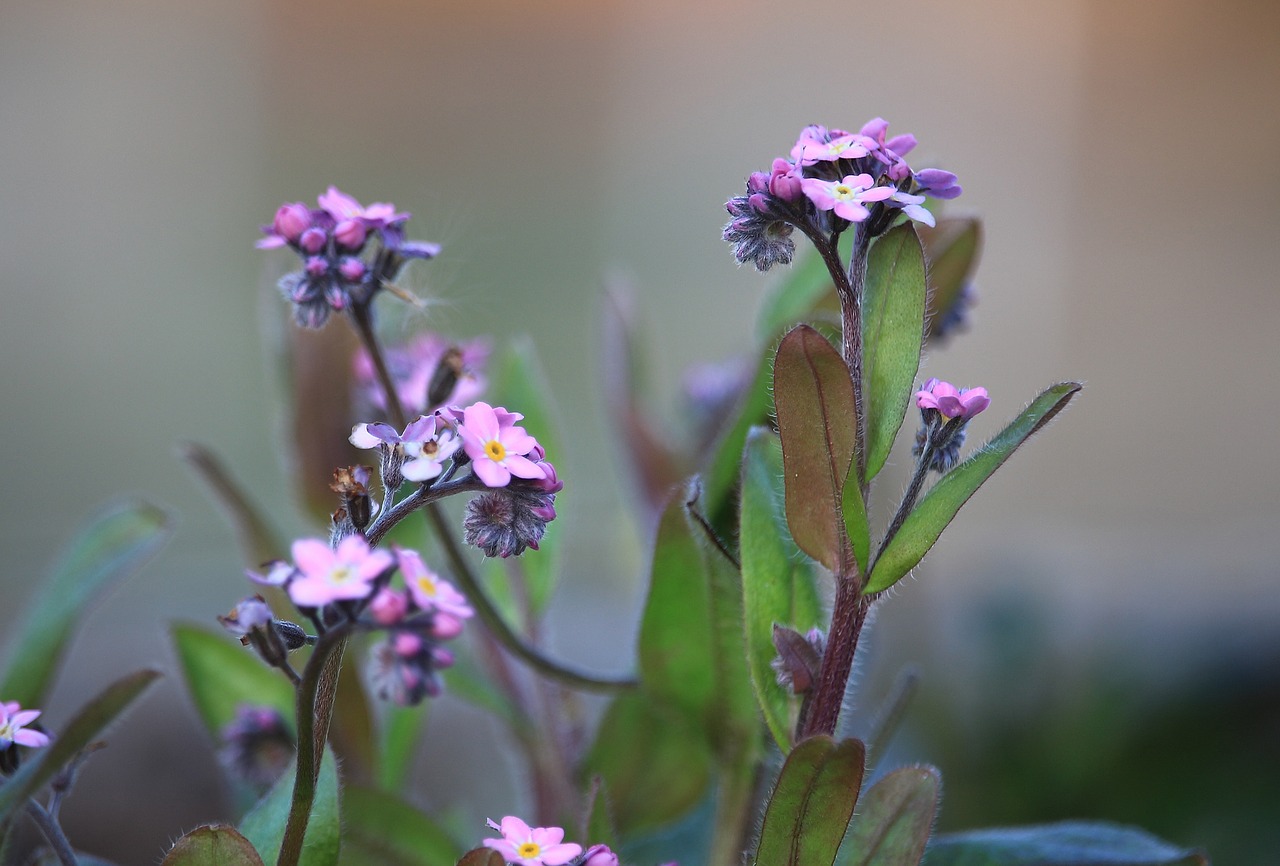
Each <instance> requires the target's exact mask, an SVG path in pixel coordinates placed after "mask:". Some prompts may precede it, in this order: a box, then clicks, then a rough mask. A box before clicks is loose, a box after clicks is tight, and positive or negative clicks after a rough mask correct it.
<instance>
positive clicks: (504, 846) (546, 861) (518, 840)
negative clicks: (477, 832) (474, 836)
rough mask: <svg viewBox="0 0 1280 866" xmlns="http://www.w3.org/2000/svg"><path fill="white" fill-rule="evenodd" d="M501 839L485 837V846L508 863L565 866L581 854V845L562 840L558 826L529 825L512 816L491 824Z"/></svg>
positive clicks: (561, 832) (525, 865) (533, 865)
mask: <svg viewBox="0 0 1280 866" xmlns="http://www.w3.org/2000/svg"><path fill="white" fill-rule="evenodd" d="M490 826H493V827H494V829H496V830H498V831H499V832H501V833H502V838H501V839H485V840H484V847H486V848H492V849H493V850H495V851H497V852H498V853H499V854H501V855H502V856H503V858H505V859H506V861H507V862H508V863H513V864H519V866H564V864H565V863H568V862H569V861H570V860H572V859H574V858H575V857H577V856H578V855H579V854H581V853H582V846H581V845H575V844H573V843H571V842H564V841H563V839H564V830H563V829H561V828H560V827H530V826H529V825H528V824H526V823H525V822H524V821H521V820H520V819H519V818H517V817H515V816H514V815H508V816H507V817H505V818H503V819H502V823H501V824H500V825H493V824H491V825H490Z"/></svg>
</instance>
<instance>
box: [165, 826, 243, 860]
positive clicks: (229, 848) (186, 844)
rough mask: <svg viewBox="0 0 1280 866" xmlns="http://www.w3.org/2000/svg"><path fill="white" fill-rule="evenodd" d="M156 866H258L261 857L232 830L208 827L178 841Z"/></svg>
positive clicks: (222, 827)
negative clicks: (158, 865)
mask: <svg viewBox="0 0 1280 866" xmlns="http://www.w3.org/2000/svg"><path fill="white" fill-rule="evenodd" d="M160 866H262V858H261V857H259V856H258V852H257V851H255V850H254V848H253V845H252V844H251V843H250V842H249V840H248V839H246V838H244V837H243V836H241V835H240V834H239V832H237V831H236V828H234V827H231V826H228V825H226V824H210V825H208V826H205V827H197V828H196V829H194V830H192V831H191V832H190V833H188V834H187V835H185V836H183V837H182V838H181V839H179V840H178V841H177V842H176V843H175V844H174V846H173V847H172V848H170V849H169V853H168V855H166V856H165V858H164V862H163V863H161V864H160Z"/></svg>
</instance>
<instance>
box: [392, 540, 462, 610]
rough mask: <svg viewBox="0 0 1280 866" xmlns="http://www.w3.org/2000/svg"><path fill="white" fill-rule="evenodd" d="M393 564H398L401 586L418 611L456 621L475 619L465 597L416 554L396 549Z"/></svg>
mask: <svg viewBox="0 0 1280 866" xmlns="http://www.w3.org/2000/svg"><path fill="white" fill-rule="evenodd" d="M396 561H397V562H399V563H400V573H401V574H402V575H403V576H404V584H405V586H407V587H409V594H410V595H411V596H413V602H414V604H416V605H417V606H418V607H419V608H421V609H422V610H425V611H435V612H439V613H443V614H448V615H449V616H450V617H453V618H455V619H459V620H462V619H469V618H470V617H472V616H474V615H475V611H473V610H472V609H471V605H469V604H467V599H466V597H465V596H464V595H463V594H462V593H460V592H458V591H457V590H456V589H454V588H453V584H451V583H449V582H448V581H447V580H443V579H441V577H440V576H439V575H438V574H436V573H435V572H434V571H432V570H431V569H429V568H427V566H426V564H425V563H423V561H422V557H421V556H420V555H419V554H418V552H417V551H416V550H406V549H405V548H403V547H397V548H396Z"/></svg>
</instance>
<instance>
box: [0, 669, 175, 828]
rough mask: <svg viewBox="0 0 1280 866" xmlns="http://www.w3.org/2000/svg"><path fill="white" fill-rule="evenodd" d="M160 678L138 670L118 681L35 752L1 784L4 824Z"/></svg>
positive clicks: (0, 818) (0, 812) (156, 673)
mask: <svg viewBox="0 0 1280 866" xmlns="http://www.w3.org/2000/svg"><path fill="white" fill-rule="evenodd" d="M159 677H160V672H159V671H153V670H141V671H135V672H134V673H131V674H129V675H128V676H124V677H121V678H120V679H118V680H116V681H115V682H114V683H112V684H111V685H109V686H107V687H106V688H105V689H103V690H102V691H101V692H100V693H99V694H98V695H97V697H95V698H94V699H93V700H91V701H89V703H87V704H85V705H84V706H83V707H81V708H80V709H79V711H77V712H76V714H75V716H74V717H72V719H71V721H69V722H67V724H66V726H64V727H63V728H62V729H61V730H57V731H55V732H54V737H53V741H52V742H51V743H50V744H49V745H48V746H46V747H45V748H43V749H40V750H39V751H36V752H34V753H33V756H32V757H31V758H30V759H29V760H27V761H24V762H23V764H22V766H21V767H20V768H19V769H18V771H17V772H16V773H14V774H13V775H12V776H10V777H9V778H8V779H6V780H5V782H4V784H3V785H0V821H4V820H5V819H6V818H8V817H9V816H10V815H11V814H13V813H14V812H15V811H17V810H19V809H21V808H22V807H23V805H24V804H25V803H26V802H27V799H28V798H30V797H31V796H32V795H34V794H35V793H36V792H37V791H39V790H40V789H41V788H43V787H44V786H45V784H47V783H48V782H49V781H50V780H52V779H53V777H54V776H56V775H57V774H58V772H59V771H60V770H61V769H62V768H63V766H65V765H66V764H67V762H68V761H70V760H71V759H73V758H74V757H75V756H76V755H77V754H79V753H80V751H81V750H82V749H84V748H85V747H86V746H88V745H89V744H90V743H91V742H93V741H94V740H95V739H96V738H98V737H99V736H101V735H102V732H103V731H104V730H105V729H106V727H107V726H108V725H110V724H111V723H112V722H114V721H115V720H116V719H117V718H118V717H119V716H120V715H121V714H122V713H123V712H124V711H125V710H126V709H128V707H129V705H130V704H132V703H133V702H134V701H135V700H137V698H138V696H139V695H141V694H142V693H143V692H144V691H146V690H147V688H148V687H149V686H150V685H151V684H152V683H153V682H155V681H156V680H157V679H158V678H159Z"/></svg>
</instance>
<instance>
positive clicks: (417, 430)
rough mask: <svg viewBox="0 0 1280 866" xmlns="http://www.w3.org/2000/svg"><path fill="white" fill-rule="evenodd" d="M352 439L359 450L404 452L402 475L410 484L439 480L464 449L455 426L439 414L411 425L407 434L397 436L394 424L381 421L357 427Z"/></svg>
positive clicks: (406, 427) (405, 432) (426, 417)
mask: <svg viewBox="0 0 1280 866" xmlns="http://www.w3.org/2000/svg"><path fill="white" fill-rule="evenodd" d="M349 438H350V442H351V444H352V445H354V446H356V447H357V448H382V449H384V450H390V449H393V448H395V447H396V446H400V447H401V448H403V450H404V455H405V461H404V464H403V466H402V467H401V473H402V474H403V476H404V477H405V478H407V479H409V480H410V481H429V480H431V479H432V478H435V477H436V476H438V475H439V474H440V473H441V471H442V470H443V469H444V463H445V461H446V460H448V459H449V458H450V457H452V456H453V455H454V453H455V452H457V450H458V448H460V447H461V446H462V442H461V441H460V440H459V439H458V437H457V435H456V434H455V432H454V428H453V426H452V425H451V424H449V423H448V422H447V421H446V420H445V419H444V418H442V417H441V416H440V415H439V414H431V415H424V416H421V417H419V418H417V419H415V420H413V421H410V422H409V423H408V424H407V425H406V426H405V428H404V432H403V433H397V432H396V429H395V428H394V427H392V426H391V425H390V424H384V423H382V422H380V421H379V422H376V423H373V424H357V425H356V426H355V427H353V428H352V429H351V436H350V437H349Z"/></svg>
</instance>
